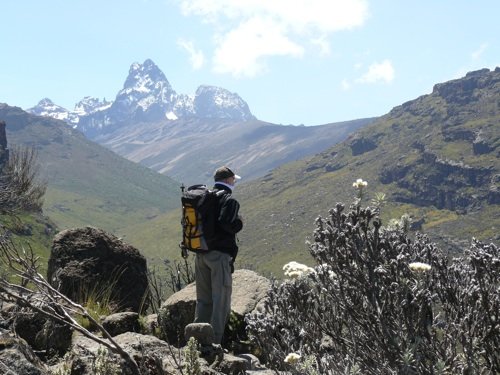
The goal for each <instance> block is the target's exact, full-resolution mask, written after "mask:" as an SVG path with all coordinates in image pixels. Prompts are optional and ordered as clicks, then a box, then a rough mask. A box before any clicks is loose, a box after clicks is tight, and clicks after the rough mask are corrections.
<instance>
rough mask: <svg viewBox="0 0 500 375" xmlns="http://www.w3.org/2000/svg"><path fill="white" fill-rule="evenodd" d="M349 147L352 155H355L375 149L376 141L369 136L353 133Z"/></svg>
mask: <svg viewBox="0 0 500 375" xmlns="http://www.w3.org/2000/svg"><path fill="white" fill-rule="evenodd" d="M349 147H351V152H352V156H357V155H362V154H364V153H365V152H368V151H372V150H374V149H376V148H377V143H376V142H375V141H374V140H373V139H371V138H365V137H361V136H359V135H355V136H353V138H352V139H351V141H350V143H349Z"/></svg>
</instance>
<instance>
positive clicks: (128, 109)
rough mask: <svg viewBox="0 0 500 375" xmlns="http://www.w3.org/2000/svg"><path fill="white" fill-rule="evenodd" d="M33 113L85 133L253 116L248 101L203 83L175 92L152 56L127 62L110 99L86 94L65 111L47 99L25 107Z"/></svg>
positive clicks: (94, 133)
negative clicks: (123, 126)
mask: <svg viewBox="0 0 500 375" xmlns="http://www.w3.org/2000/svg"><path fill="white" fill-rule="evenodd" d="M27 111H28V112H31V113H33V114H37V115H41V116H48V117H54V118H57V119H60V120H65V121H66V122H68V123H70V124H71V125H73V126H75V127H76V128H78V129H79V130H80V131H82V132H83V133H85V134H86V135H87V136H90V137H93V136H94V135H98V134H100V133H102V132H104V131H106V130H105V129H106V128H108V129H111V128H114V127H115V126H116V125H117V126H120V125H121V124H124V123H130V122H157V121H163V120H177V119H179V118H182V117H189V118H193V117H194V118H196V117H198V118H218V119H229V120H234V121H248V120H251V119H254V118H255V117H254V116H253V115H252V114H251V112H250V109H249V108H248V105H247V103H246V102H245V101H244V100H243V99H242V98H241V97H240V96H239V95H238V94H236V93H232V92H230V91H228V90H226V89H223V88H220V87H215V86H208V85H202V86H200V87H199V88H198V89H197V90H196V94H195V95H186V94H177V93H176V92H175V91H174V89H173V88H172V86H171V85H170V83H169V81H168V80H167V77H166V76H165V74H164V73H163V72H162V71H161V70H160V68H159V67H158V66H157V65H156V64H155V63H154V62H153V60H151V59H146V60H145V61H144V62H143V63H142V64H141V63H138V62H134V63H133V64H131V65H130V69H129V72H128V76H127V78H126V79H125V82H124V84H123V88H122V89H121V90H120V91H119V92H118V94H117V95H116V98H115V100H114V101H113V102H107V101H106V100H103V101H100V100H99V99H97V98H93V97H89V96H87V97H85V98H83V99H82V100H81V101H80V102H78V103H77V104H76V105H75V109H74V111H68V110H66V109H64V108H62V107H59V106H57V105H55V104H54V103H53V102H52V101H51V100H50V99H48V98H45V99H42V100H41V101H40V102H39V103H38V105H37V106H36V107H33V108H30V109H28V110H27Z"/></svg>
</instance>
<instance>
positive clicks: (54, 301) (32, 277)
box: [0, 241, 140, 375]
mask: <svg viewBox="0 0 500 375" xmlns="http://www.w3.org/2000/svg"><path fill="white" fill-rule="evenodd" d="M0 258H1V260H2V262H3V264H5V265H7V266H8V267H9V268H10V270H11V271H12V272H13V277H16V276H17V277H20V278H21V279H22V280H24V285H18V284H15V283H12V282H10V281H8V280H7V279H6V278H5V277H1V278H0V292H2V293H4V294H5V295H7V296H9V297H11V298H12V299H14V300H15V301H16V302H17V303H19V304H20V305H21V306H26V307H29V308H30V309H32V310H34V311H36V312H38V313H40V314H42V315H44V316H46V317H48V318H50V319H53V320H55V321H57V322H59V323H62V324H65V325H67V326H70V327H72V328H73V329H75V330H76V331H78V332H80V333H81V334H83V335H84V336H86V337H88V338H89V339H91V340H93V341H95V342H97V343H99V344H101V345H103V346H105V347H106V348H108V349H109V350H111V351H112V352H113V353H117V354H119V355H120V356H121V357H122V358H123V359H124V360H125V361H126V362H127V364H128V365H129V366H130V368H131V370H132V371H133V372H134V374H137V375H139V374H140V372H139V367H138V365H137V363H136V362H135V360H134V359H133V358H132V357H131V356H130V355H129V354H128V353H127V352H126V351H124V350H123V348H122V347H121V346H120V345H119V344H118V343H117V342H116V341H115V340H114V339H113V337H112V336H111V335H110V334H109V333H108V331H106V329H105V328H104V327H103V326H102V325H101V324H100V323H99V322H98V321H97V320H95V319H94V318H93V317H92V315H91V314H89V313H88V312H87V310H86V309H85V308H84V307H83V306H82V305H79V304H77V303H75V302H73V301H72V300H71V299H69V298H68V297H66V296H65V295H63V294H62V293H60V292H59V291H58V290H57V289H55V288H53V287H52V286H51V285H50V284H49V283H48V282H47V281H46V280H45V279H44V277H43V276H42V275H41V274H40V273H39V272H38V271H37V261H38V258H37V257H36V256H35V255H34V254H33V251H32V250H31V248H29V249H28V250H26V249H24V248H22V250H21V251H20V250H19V249H18V247H17V246H15V245H14V244H13V243H12V242H6V241H3V242H2V241H0ZM28 283H30V284H31V285H32V287H33V288H32V289H30V288H27V284H28ZM74 315H80V316H82V317H84V318H86V319H88V320H89V321H90V322H91V323H92V324H94V326H95V327H97V328H98V330H99V331H100V332H101V333H102V335H103V336H104V338H105V339H103V338H101V337H99V336H97V335H95V334H94V333H92V332H90V331H89V330H87V329H86V328H85V327H83V326H82V325H81V324H79V323H78V322H77V321H76V320H75V318H74Z"/></svg>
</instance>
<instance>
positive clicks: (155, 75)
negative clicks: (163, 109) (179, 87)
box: [118, 59, 175, 101]
mask: <svg viewBox="0 0 500 375" xmlns="http://www.w3.org/2000/svg"><path fill="white" fill-rule="evenodd" d="M124 91H125V92H126V93H127V94H128V93H130V92H132V91H134V92H136V93H139V94H142V95H148V94H151V93H154V94H156V95H155V96H157V97H158V94H159V95H160V97H158V98H159V99H162V101H165V100H168V101H171V99H172V95H173V94H174V93H175V92H174V91H173V90H172V86H171V85H170V83H169V82H168V80H167V77H165V74H163V72H162V71H161V70H160V68H158V66H156V64H155V63H154V62H153V61H152V60H150V59H147V60H146V61H144V63H143V64H139V63H133V64H132V65H131V66H130V70H129V73H128V77H127V79H126V80H125V84H124V85H123V90H122V91H121V92H120V93H122V94H123V92H124ZM120 93H119V94H118V95H120Z"/></svg>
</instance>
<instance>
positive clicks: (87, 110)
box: [73, 96, 113, 116]
mask: <svg viewBox="0 0 500 375" xmlns="http://www.w3.org/2000/svg"><path fill="white" fill-rule="evenodd" d="M111 104H113V102H108V101H106V98H104V99H103V101H102V102H101V101H100V100H99V99H97V98H94V97H91V96H86V97H84V98H83V99H82V100H80V101H79V102H78V103H76V104H75V109H74V110H73V112H75V113H76V114H77V115H78V116H85V115H89V114H91V113H94V112H97V111H103V110H105V109H108V108H109V107H110V106H111Z"/></svg>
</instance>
